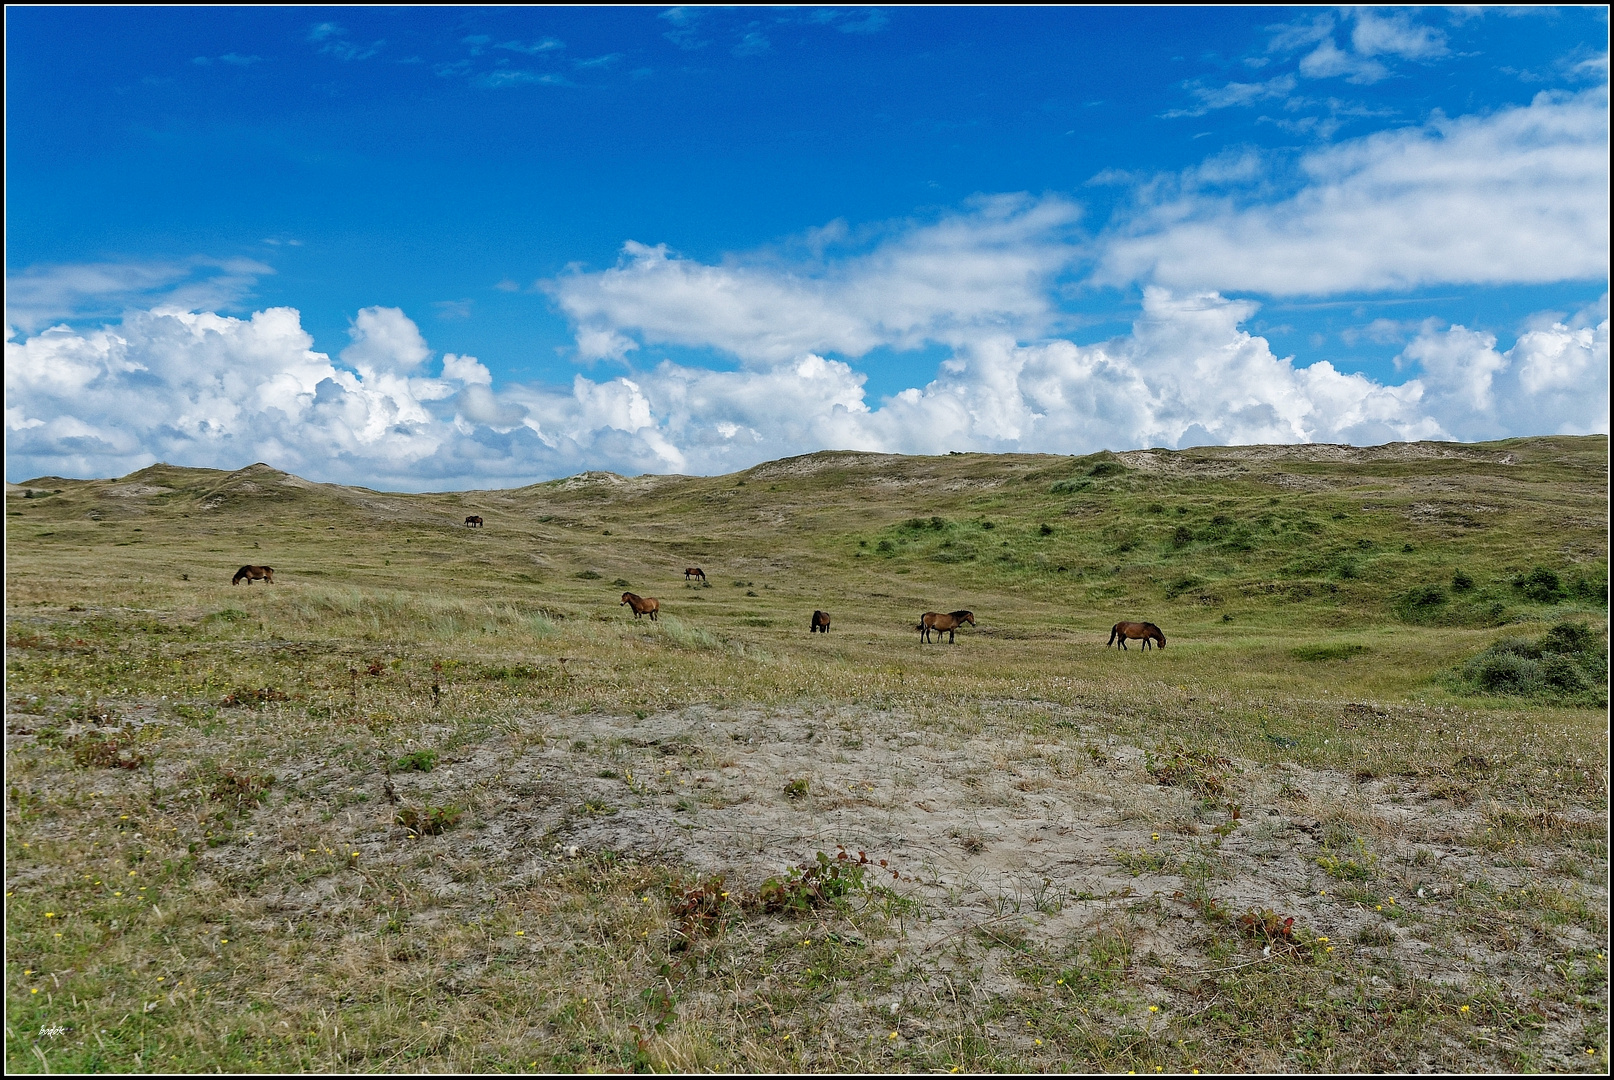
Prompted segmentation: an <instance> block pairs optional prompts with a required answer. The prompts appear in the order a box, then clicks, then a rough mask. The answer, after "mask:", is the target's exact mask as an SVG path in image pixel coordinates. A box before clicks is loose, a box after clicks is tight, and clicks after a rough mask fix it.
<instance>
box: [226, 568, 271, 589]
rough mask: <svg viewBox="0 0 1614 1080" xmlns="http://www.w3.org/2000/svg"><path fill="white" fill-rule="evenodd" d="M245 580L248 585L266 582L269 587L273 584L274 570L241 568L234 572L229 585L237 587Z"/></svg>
mask: <svg viewBox="0 0 1614 1080" xmlns="http://www.w3.org/2000/svg"><path fill="white" fill-rule="evenodd" d="M243 580H245V581H246V583H247V584H248V585H251V584H252V583H253V582H254V581H266V582H268V583H269V584H270V585H273V584H274V583H275V568H274V567H272V566H243V567H242V568H241V569H239V570H237V571H236V572H235V577H233V578H231V579H230V584H231V585H239V584H241V582H242V581H243Z"/></svg>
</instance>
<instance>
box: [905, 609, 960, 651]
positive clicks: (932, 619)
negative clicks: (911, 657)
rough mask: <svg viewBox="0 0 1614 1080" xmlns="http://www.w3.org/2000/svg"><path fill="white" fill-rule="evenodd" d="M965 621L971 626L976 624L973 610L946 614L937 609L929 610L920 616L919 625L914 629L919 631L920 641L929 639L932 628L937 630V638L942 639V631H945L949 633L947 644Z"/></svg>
mask: <svg viewBox="0 0 1614 1080" xmlns="http://www.w3.org/2000/svg"><path fill="white" fill-rule="evenodd" d="M965 623H969V624H970V625H971V626H974V625H975V613H974V612H973V611H954V612H949V613H948V614H946V615H943V614H941V613H940V612H936V611H927V612H925V613H924V614H923V615H921V616H919V625H918V626H916V627H914V629H915V630H918V631H919V640H920V641H929V640H930V632H931V631H932V630H934V631H935V632H936V640H937V641H940V640H941V636H942V633H943V632H945V633H946V634H947V644H949V645H951V644H952V643H953V635H954V634H955V633H957V632H958V628H959V627H960V626H963V625H964V624H965Z"/></svg>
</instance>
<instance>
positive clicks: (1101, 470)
mask: <svg viewBox="0 0 1614 1080" xmlns="http://www.w3.org/2000/svg"><path fill="white" fill-rule="evenodd" d="M1126 471H1127V470H1126V466H1125V465H1122V464H1121V463H1120V462H1119V461H1101V462H1099V463H1098V464H1097V465H1094V466H1093V467H1092V468H1091V469H1088V470H1087V475H1088V476H1119V475H1120V474H1121V473H1124V472H1126Z"/></svg>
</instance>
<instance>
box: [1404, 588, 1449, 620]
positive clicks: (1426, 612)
mask: <svg viewBox="0 0 1614 1080" xmlns="http://www.w3.org/2000/svg"><path fill="white" fill-rule="evenodd" d="M1446 600H1447V597H1446V591H1445V590H1444V589H1442V588H1441V587H1440V586H1439V585H1419V586H1418V587H1417V588H1415V589H1410V590H1408V591H1407V592H1404V593H1402V594H1401V595H1400V596H1399V597H1397V598H1396V601H1395V611H1396V614H1397V615H1399V616H1400V617H1401V618H1402V619H1404V620H1405V621H1407V622H1417V623H1427V622H1435V621H1436V620H1437V619H1438V618H1439V616H1440V614H1441V610H1440V609H1441V608H1442V607H1443V606H1444V605H1445V604H1446Z"/></svg>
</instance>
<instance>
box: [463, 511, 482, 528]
mask: <svg viewBox="0 0 1614 1080" xmlns="http://www.w3.org/2000/svg"><path fill="white" fill-rule="evenodd" d="M465 524H466V526H467V527H470V526H475V527H476V528H478V529H480V528H481V527H482V515H481V514H472V515H471V516H470V517H468V518H466V519H465Z"/></svg>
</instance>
